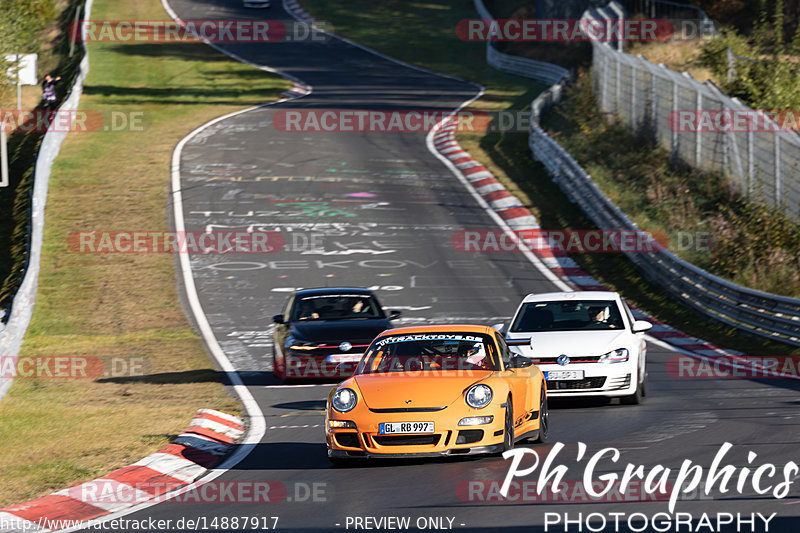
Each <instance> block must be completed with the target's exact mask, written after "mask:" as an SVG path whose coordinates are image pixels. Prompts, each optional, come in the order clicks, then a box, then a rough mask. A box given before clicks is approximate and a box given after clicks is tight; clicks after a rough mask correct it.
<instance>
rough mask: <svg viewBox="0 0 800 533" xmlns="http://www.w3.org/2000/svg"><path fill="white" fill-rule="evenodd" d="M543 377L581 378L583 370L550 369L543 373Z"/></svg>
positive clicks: (548, 378)
mask: <svg viewBox="0 0 800 533" xmlns="http://www.w3.org/2000/svg"><path fill="white" fill-rule="evenodd" d="M544 379H547V380H550V379H583V370H550V371H549V372H545V373H544Z"/></svg>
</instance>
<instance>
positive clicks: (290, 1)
mask: <svg viewBox="0 0 800 533" xmlns="http://www.w3.org/2000/svg"><path fill="white" fill-rule="evenodd" d="M283 7H284V8H285V9H286V11H288V12H289V13H290V14H292V15H294V16H295V17H297V18H298V19H300V20H303V21H305V22H314V17H312V16H311V15H310V14H309V13H308V12H307V11H306V10H305V9H303V8H302V7H300V4H298V3H297V0H286V1H285V2H284V3H283Z"/></svg>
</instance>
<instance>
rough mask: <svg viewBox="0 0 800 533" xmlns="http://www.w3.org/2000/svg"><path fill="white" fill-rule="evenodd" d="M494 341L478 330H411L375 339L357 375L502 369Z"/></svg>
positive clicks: (362, 360)
mask: <svg viewBox="0 0 800 533" xmlns="http://www.w3.org/2000/svg"><path fill="white" fill-rule="evenodd" d="M498 365H499V362H498V360H497V353H496V350H495V348H494V344H493V343H492V340H491V338H490V337H488V336H487V335H482V334H478V333H462V332H453V333H412V334H408V335H390V336H386V337H381V338H379V339H376V340H375V341H374V342H373V343H372V345H370V347H369V349H368V350H367V353H366V354H365V355H364V357H363V358H362V359H361V362H360V363H359V365H358V369H357V370H356V374H383V373H390V372H417V371H422V370H499V368H500V367H499V366H498Z"/></svg>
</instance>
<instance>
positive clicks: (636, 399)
mask: <svg viewBox="0 0 800 533" xmlns="http://www.w3.org/2000/svg"><path fill="white" fill-rule="evenodd" d="M638 374H639V381H638V383H636V390H635V391H634V392H633V394H630V395H628V396H622V397H621V398H620V399H619V403H621V404H623V405H639V404H640V403H642V402H643V401H644V397H645V396H647V372H646V371H639V372H638Z"/></svg>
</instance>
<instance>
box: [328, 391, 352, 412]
mask: <svg viewBox="0 0 800 533" xmlns="http://www.w3.org/2000/svg"><path fill="white" fill-rule="evenodd" d="M356 402H358V398H357V397H356V393H355V392H354V391H353V389H348V388H342V389H339V390H337V391H336V392H334V393H333V397H332V398H331V406H332V407H333V408H334V409H336V410H337V411H339V412H340V413H346V412H348V411H352V410H353V407H355V406H356Z"/></svg>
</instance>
